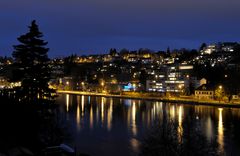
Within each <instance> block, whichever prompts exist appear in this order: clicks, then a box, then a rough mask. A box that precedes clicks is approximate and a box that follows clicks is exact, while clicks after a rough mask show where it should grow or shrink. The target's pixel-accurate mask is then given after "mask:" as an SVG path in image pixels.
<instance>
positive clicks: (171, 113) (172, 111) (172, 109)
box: [170, 105, 175, 119]
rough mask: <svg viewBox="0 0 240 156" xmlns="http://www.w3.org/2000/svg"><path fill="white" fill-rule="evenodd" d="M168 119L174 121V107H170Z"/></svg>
mask: <svg viewBox="0 0 240 156" xmlns="http://www.w3.org/2000/svg"><path fill="white" fill-rule="evenodd" d="M170 118H171V119H175V106H174V105H173V106H170Z"/></svg>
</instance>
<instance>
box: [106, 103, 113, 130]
mask: <svg viewBox="0 0 240 156" xmlns="http://www.w3.org/2000/svg"><path fill="white" fill-rule="evenodd" d="M107 113H108V115H107V129H108V130H109V131H110V130H111V129H112V113H113V99H110V106H109V108H108V112H107Z"/></svg>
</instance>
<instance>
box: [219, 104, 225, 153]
mask: <svg viewBox="0 0 240 156" xmlns="http://www.w3.org/2000/svg"><path fill="white" fill-rule="evenodd" d="M218 111H219V112H218V143H219V150H220V151H221V152H224V127H223V120H222V111H223V109H222V108H218Z"/></svg>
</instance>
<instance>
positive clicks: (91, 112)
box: [90, 106, 93, 129]
mask: <svg viewBox="0 0 240 156" xmlns="http://www.w3.org/2000/svg"><path fill="white" fill-rule="evenodd" d="M92 128H93V108H92V106H91V107H90V129H92Z"/></svg>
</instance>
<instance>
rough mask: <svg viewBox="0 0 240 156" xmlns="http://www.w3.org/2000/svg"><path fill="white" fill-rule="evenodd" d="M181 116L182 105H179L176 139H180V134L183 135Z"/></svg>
mask: <svg viewBox="0 0 240 156" xmlns="http://www.w3.org/2000/svg"><path fill="white" fill-rule="evenodd" d="M182 116H183V109H182V106H179V109H178V141H179V142H181V141H182V135H183V127H182V120H183V119H182Z"/></svg>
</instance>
